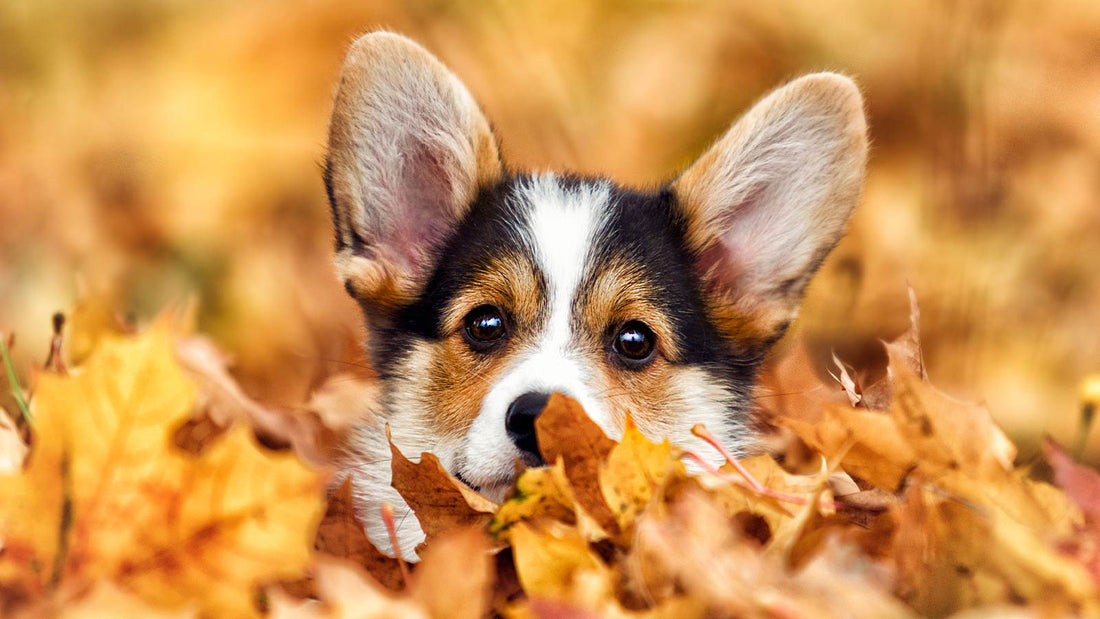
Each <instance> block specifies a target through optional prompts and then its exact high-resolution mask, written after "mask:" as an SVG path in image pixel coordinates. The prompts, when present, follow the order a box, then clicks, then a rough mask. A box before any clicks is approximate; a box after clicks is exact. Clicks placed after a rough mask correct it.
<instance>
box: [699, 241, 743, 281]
mask: <svg viewBox="0 0 1100 619" xmlns="http://www.w3.org/2000/svg"><path fill="white" fill-rule="evenodd" d="M695 265H696V268H697V269H698V272H699V273H701V274H703V275H704V276H705V277H704V280H705V281H706V286H707V290H706V291H707V292H708V293H714V292H729V291H732V290H734V289H735V288H737V287H738V284H739V283H740V282H741V280H742V278H743V277H744V275H745V264H744V261H743V260H738V257H737V251H736V250H735V249H733V248H731V247H729V246H728V245H726V244H725V243H723V242H722V241H721V240H715V241H714V242H713V243H711V244H710V245H709V246H708V247H707V248H706V249H704V250H703V251H702V252H701V253H700V254H699V257H698V258H697V259H696V262H695Z"/></svg>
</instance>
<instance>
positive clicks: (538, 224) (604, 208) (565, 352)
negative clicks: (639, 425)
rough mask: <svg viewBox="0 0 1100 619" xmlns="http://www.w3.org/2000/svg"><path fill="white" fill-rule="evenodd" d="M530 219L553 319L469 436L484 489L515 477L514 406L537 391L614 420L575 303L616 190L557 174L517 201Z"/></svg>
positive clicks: (542, 178)
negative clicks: (510, 429) (593, 377)
mask: <svg viewBox="0 0 1100 619" xmlns="http://www.w3.org/2000/svg"><path fill="white" fill-rule="evenodd" d="M512 199H513V200H516V201H517V202H521V203H522V204H519V205H518V206H519V207H520V208H519V209H518V210H519V211H520V212H526V213H527V214H528V216H527V218H526V222H525V224H526V225H525V226H524V229H523V230H522V236H523V238H524V240H525V241H526V243H527V245H528V246H529V248H530V251H531V252H532V255H533V256H534V258H535V261H536V264H537V265H538V268H539V270H540V271H541V272H542V273H543V275H544V277H545V281H546V286H547V290H546V295H547V297H546V308H547V311H548V316H547V319H546V322H545V323H544V324H543V325H542V326H541V329H540V332H539V333H537V334H535V337H534V338H533V340H534V342H535V344H534V345H533V346H532V347H531V348H530V349H528V350H526V351H523V352H522V353H521V354H520V355H519V356H518V357H517V359H516V362H515V364H514V365H512V366H511V367H509V368H508V369H506V370H505V371H504V373H503V374H502V375H501V378H500V380H499V381H497V382H496V383H495V384H494V385H493V387H492V389H490V390H489V394H488V395H487V396H486V397H485V399H484V401H482V404H481V410H480V411H479V413H478V416H477V418H476V419H475V420H474V423H473V424H472V425H471V427H470V431H469V433H468V434H467V444H466V449H465V456H466V458H465V460H466V464H465V467H464V470H463V471H461V472H462V474H463V476H464V477H465V478H466V479H468V480H470V481H471V482H473V483H475V484H478V485H490V486H491V485H492V484H494V483H495V482H498V481H501V480H505V479H508V478H510V477H511V475H512V472H513V470H514V469H513V463H514V460H515V458H516V457H517V456H518V455H519V451H518V450H517V449H516V448H515V446H514V445H513V444H512V441H511V439H509V438H508V433H507V430H506V429H505V425H504V421H505V415H506V412H507V410H508V406H509V405H510V404H511V403H512V402H513V401H514V400H515V399H516V398H517V397H519V396H521V395H523V394H524V393H529V392H533V391H534V392H542V393H548V392H552V391H558V392H562V393H565V394H567V395H569V396H571V397H573V398H575V399H576V400H577V401H579V402H580V404H581V405H582V406H584V409H585V411H587V412H588V414H589V416H591V417H592V419H593V421H595V422H596V423H597V424H598V425H600V426H601V427H602V428H603V429H604V431H606V432H608V433H612V432H613V431H614V428H612V427H611V419H610V417H609V415H608V412H607V407H606V406H604V405H603V402H601V401H600V400H599V399H598V398H596V397H595V394H593V393H592V389H591V388H590V387H589V385H590V384H591V381H590V379H589V375H590V374H591V373H592V372H593V371H594V368H590V367H588V364H587V363H586V361H585V359H584V358H583V356H582V355H581V354H580V353H579V351H577V350H575V349H574V342H575V338H574V337H573V332H572V323H573V300H574V299H575V298H576V296H577V293H578V288H579V286H580V284H581V281H582V279H583V278H584V275H585V271H586V270H587V263H588V261H589V258H590V253H589V252H590V249H591V248H592V245H593V241H594V239H595V238H596V236H597V234H598V233H599V231H600V228H601V227H602V226H603V225H604V222H605V221H606V217H607V213H608V210H609V206H610V202H611V186H610V183H608V182H606V181H601V182H594V183H578V184H576V185H574V186H572V187H568V188H567V187H565V186H563V185H562V183H561V181H560V180H559V179H558V178H556V177H555V176H553V175H551V174H542V175H539V176H536V177H533V178H531V179H529V180H528V181H526V182H525V183H523V184H522V185H520V186H519V187H518V188H517V189H516V192H515V194H514V195H513V197H512Z"/></svg>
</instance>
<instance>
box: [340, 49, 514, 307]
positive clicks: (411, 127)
mask: <svg viewBox="0 0 1100 619" xmlns="http://www.w3.org/2000/svg"><path fill="white" fill-rule="evenodd" d="M501 174H502V167H501V163H500V159H499V155H498V152H497V146H496V142H495V140H494V139H493V134H492V131H491V130H490V128H489V123H488V122H487V121H486V120H485V117H484V116H483V115H482V113H481V111H480V110H479V109H478V106H477V103H475V102H474V99H473V97H472V96H471V95H470V93H469V91H467V90H466V88H465V87H464V86H463V85H462V83H461V82H460V81H459V80H458V78H457V77H455V76H454V74H452V73H451V72H450V71H448V70H447V68H446V67H444V66H443V64H442V63H440V62H439V61H438V60H436V59H435V57H433V56H432V55H431V54H430V53H428V52H427V51H426V50H425V49H424V48H422V47H420V46H419V45H417V44H416V43H413V42H412V41H410V40H408V39H406V38H405V37H402V36H400V35H396V34H392V33H388V32H375V33H371V34H367V35H364V36H362V37H360V38H359V39H358V40H357V41H355V43H354V44H353V45H352V46H351V50H350V51H349V52H348V55H347V59H346V60H345V61H344V66H343V69H342V70H341V73H340V85H339V89H338V91H337V93H336V101H335V104H334V107H333V112H332V124H331V126H330V128H329V142H328V160H327V163H326V169H325V181H326V187H327V189H328V193H329V201H330V203H331V205H332V217H333V222H334V223H335V227H336V268H337V271H338V273H339V275H340V277H341V278H342V279H343V280H344V283H345V286H346V287H347V289H348V291H349V292H350V293H351V294H352V296H354V297H355V298H357V299H358V300H359V301H361V302H363V303H364V304H366V305H368V306H369V307H371V308H373V309H376V310H379V311H383V312H384V311H386V310H388V309H392V308H394V307H396V306H399V305H401V304H402V303H405V302H407V301H409V300H411V299H412V298H414V297H415V295H416V293H417V292H418V290H419V289H420V287H421V286H423V284H424V281H425V279H426V278H427V277H428V276H430V274H431V271H432V269H433V267H434V263H435V261H436V260H437V256H436V254H437V251H438V249H439V245H440V244H441V243H442V242H444V241H445V239H446V238H447V236H448V234H449V233H450V232H451V231H453V230H454V229H455V227H456V226H457V225H458V224H459V223H460V222H461V220H462V218H463V217H464V216H465V214H466V212H467V211H468V210H469V208H470V206H471V203H472V202H473V201H474V199H475V198H476V196H477V193H478V191H479V189H480V188H481V187H483V186H487V185H489V184H491V183H493V182H495V181H497V180H498V179H499V178H500V176H501Z"/></svg>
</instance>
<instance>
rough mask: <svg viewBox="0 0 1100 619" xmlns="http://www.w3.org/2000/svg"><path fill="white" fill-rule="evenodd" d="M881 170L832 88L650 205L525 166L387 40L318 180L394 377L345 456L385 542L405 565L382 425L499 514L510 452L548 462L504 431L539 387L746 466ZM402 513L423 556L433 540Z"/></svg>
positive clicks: (612, 429)
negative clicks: (782, 364)
mask: <svg viewBox="0 0 1100 619" xmlns="http://www.w3.org/2000/svg"><path fill="white" fill-rule="evenodd" d="M866 155H867V137H866V122H865V120H864V113H863V107H862V100H861V97H860V94H859V90H858V89H857V88H856V86H855V85H854V84H853V83H852V81H851V80H849V79H848V78H846V77H843V76H840V75H836V74H829V73H820V74H815V75H809V76H806V77H803V78H800V79H797V80H795V81H793V82H791V83H789V84H787V85H786V86H784V87H782V88H780V89H778V90H776V91H775V92H773V93H772V94H770V95H768V96H767V97H765V98H764V99H763V100H761V101H760V102H759V103H757V104H756V105H755V106H754V107H753V108H752V109H751V110H750V111H749V112H748V113H747V114H745V116H744V117H743V118H742V119H741V120H740V121H739V122H737V123H736V124H734V125H733V127H732V128H730V130H729V131H728V132H727V133H726V134H725V135H724V136H723V137H722V138H721V139H719V140H718V141H717V142H716V143H715V144H714V145H713V146H712V147H711V148H710V149H709V150H708V151H707V152H705V153H704V154H703V155H702V156H701V157H700V158H699V159H698V160H697V161H696V162H695V163H694V164H693V165H691V166H690V167H689V168H688V169H687V170H686V171H685V172H683V173H682V174H681V175H680V176H679V177H678V178H677V179H676V180H674V181H673V182H671V183H670V184H667V185H665V186H663V187H661V188H660V189H658V190H656V191H636V190H632V189H627V188H623V187H620V186H618V185H616V184H614V183H613V182H611V181H609V180H606V179H598V178H582V177H577V176H572V175H562V174H553V173H539V174H528V173H519V172H514V171H511V170H508V169H506V168H505V167H504V166H503V165H502V163H501V161H500V158H499V155H498V151H497V147H496V141H495V139H494V137H493V134H492V132H491V130H490V127H489V123H488V122H487V121H486V119H485V117H484V116H483V115H482V113H481V111H480V110H479V109H478V106H477V104H476V103H475V102H474V99H473V97H472V96H471V95H470V93H469V92H468V91H467V90H466V88H465V87H464V86H463V85H462V83H461V82H460V81H459V80H458V79H457V78H456V77H455V76H454V75H453V74H452V73H451V72H449V71H448V70H447V69H446V68H445V67H444V66H443V65H442V64H441V63H440V62H439V61H438V60H436V59H435V58H434V57H432V56H431V55H430V54H429V53H428V52H427V51H425V50H424V49H423V48H421V47H420V46H418V45H417V44H415V43H413V42H411V41H409V40H408V39H406V38H404V37H401V36H399V35H395V34H390V33H385V32H379V33H373V34H368V35H365V36H363V37H362V38H360V39H359V40H358V41H356V42H355V43H354V44H353V45H352V47H351V50H350V51H349V53H348V56H347V60H346V61H345V64H344V67H343V70H342V73H341V76H340V85H339V90H338V92H337V95H336V101H335V105H334V110H333V114H332V124H331V129H330V134H329V151H328V161H327V166H326V174H325V180H326V186H327V189H328V193H329V199H330V202H331V205H332V215H333V220H334V222H335V227H336V268H337V271H338V272H339V276H340V277H341V278H342V280H343V281H344V283H345V285H346V287H347V290H348V292H349V293H350V294H351V295H352V297H354V298H355V299H356V300H357V301H358V302H359V303H360V305H361V306H362V308H363V311H364V314H365V316H366V321H367V325H368V332H369V342H368V348H369V351H370V354H371V358H372V360H373V362H374V364H375V365H376V367H377V369H378V372H379V374H380V376H381V379H382V385H383V393H384V396H383V399H382V402H381V403H380V404H379V409H380V410H379V419H378V422H377V423H375V424H366V425H364V427H363V428H361V431H360V432H359V433H358V437H357V442H356V445H355V447H354V450H353V452H354V453H353V455H352V460H353V461H352V462H351V463H350V464H349V473H350V475H351V477H352V479H353V481H354V488H355V496H356V500H357V503H358V506H359V509H360V511H361V515H362V516H363V518H364V521H365V522H367V523H377V527H376V526H375V525H374V524H368V532H369V533H370V534H371V537H372V539H373V540H374V541H375V542H376V543H377V544H378V545H379V546H380V547H382V548H383V549H387V550H392V548H391V546H390V543H389V540H388V538H387V536H386V535H385V533H384V530H383V529H382V528H381V519H380V518H379V517H378V506H379V505H380V504H381V503H382V502H383V501H389V502H391V503H393V504H395V505H397V506H399V508H401V510H404V503H403V501H402V500H401V498H400V497H399V496H398V495H397V494H396V493H395V492H394V491H393V489H392V488H390V486H389V467H390V464H389V449H388V446H387V444H386V439H385V436H384V431H383V429H382V426H383V424H386V423H388V424H389V426H390V428H391V429H392V433H393V440H394V443H395V444H396V445H397V446H398V447H400V449H401V450H402V451H403V452H404V453H405V454H407V455H409V456H413V457H415V456H417V455H418V454H420V453H421V452H422V451H430V452H433V453H435V454H436V455H437V456H438V457H439V459H440V460H441V462H442V463H443V465H444V466H445V467H446V468H447V469H448V470H449V471H450V472H452V473H453V474H455V475H456V476H458V477H459V478H460V479H462V480H464V481H466V482H467V483H469V484H470V485H471V486H473V487H475V488H476V489H478V490H480V491H481V492H482V493H484V494H486V495H488V496H490V497H491V498H497V499H499V498H500V497H501V496H502V494H503V493H504V492H505V491H506V490H507V488H508V487H509V486H510V484H511V482H512V480H513V477H514V474H515V473H514V471H515V463H516V461H517V460H522V461H524V462H526V463H528V464H532V463H534V462H533V461H532V457H533V456H532V455H531V454H530V453H524V452H522V451H521V450H519V449H517V447H516V443H514V441H513V440H512V439H510V438H509V434H508V432H507V431H506V430H505V415H506V410H507V409H508V407H509V405H510V404H511V403H512V402H513V401H515V399H516V398H517V397H518V396H520V395H522V394H525V393H529V392H541V393H549V392H552V391H558V392H562V393H565V394H568V395H570V396H572V397H574V398H576V399H577V400H579V401H580V403H581V404H582V405H583V406H584V408H585V410H586V411H587V412H588V414H589V415H590V416H591V417H592V419H593V420H594V421H595V422H596V423H597V424H598V425H599V426H600V427H601V428H603V429H604V430H605V431H606V432H607V433H608V434H609V435H610V436H612V437H615V436H617V435H619V434H621V431H622V424H623V419H624V416H625V414H626V413H627V411H629V412H630V413H631V415H632V416H633V418H634V419H635V420H636V422H637V424H638V426H639V428H640V429H641V430H642V431H643V432H644V433H646V434H647V435H650V436H652V437H655V438H656V437H668V438H669V439H671V440H672V441H673V442H674V443H677V444H680V445H684V446H687V447H691V448H697V447H698V445H697V444H695V443H696V441H697V440H698V439H695V438H694V437H693V436H692V435H691V434H690V428H691V427H692V425H694V424H696V423H700V422H701V423H704V424H706V426H707V427H708V428H710V429H711V430H712V431H713V432H715V433H716V434H717V435H718V436H719V437H721V438H722V439H723V440H724V441H725V443H726V445H727V446H729V447H730V448H731V449H732V450H733V451H734V453H743V452H744V451H745V450H746V449H748V448H750V447H751V445H752V443H753V437H752V434H751V432H750V430H749V424H748V423H747V420H748V416H749V413H750V408H751V407H750V393H751V391H752V388H753V383H754V379H755V374H756V372H757V369H758V367H759V365H760V363H761V361H762V359H763V357H764V355H765V353H766V352H767V350H768V348H769V347H770V346H771V344H772V343H774V342H775V340H776V339H777V338H779V337H780V336H781V335H782V334H783V332H784V330H785V329H786V328H787V326H788V325H789V324H790V322H791V321H792V320H793V319H794V318H795V316H796V314H797V312H798V308H799V304H800V302H801V297H802V294H803V291H804V290H805V288H806V285H807V283H808V281H809V279H810V277H811V276H812V275H813V273H814V272H815V270H816V269H817V268H818V266H819V265H820V264H821V262H822V260H824V259H825V257H826V256H827V255H828V253H829V252H830V250H831V249H832V248H833V246H834V245H835V244H836V242H837V241H838V239H839V238H840V236H841V234H842V233H843V231H844V228H845V225H846V223H847V221H848V218H849V216H850V214H851V212H852V209H853V208H854V206H855V204H856V202H857V201H858V198H859V193H860V189H861V186H862V182H863V175H864V165H865V159H866ZM484 306H492V307H493V308H496V309H497V310H499V313H500V316H501V318H502V319H503V327H504V330H505V331H504V333H505V334H504V335H503V336H502V337H501V338H500V339H499V340H497V341H494V342H493V343H492V344H491V345H488V346H484V345H482V344H479V343H477V342H474V341H473V340H471V339H470V337H471V336H470V335H469V331H468V330H467V323H468V322H469V320H471V318H470V313H471V312H472V311H473V310H475V309H476V308H479V307H484ZM632 321H639V322H641V323H644V325H645V326H646V327H647V328H648V330H649V332H650V333H651V335H652V340H653V341H655V349H654V352H653V353H651V354H650V358H648V359H646V360H644V361H643V362H637V361H631V360H629V359H627V358H626V357H624V356H623V355H622V354H620V349H619V348H617V346H618V345H617V344H616V343H615V340H616V338H617V337H619V335H620V330H621V329H623V328H624V325H626V324H627V323H631V324H636V323H635V322H632ZM698 451H700V452H702V453H707V451H706V450H704V449H698ZM534 458H536V460H535V461H537V456H534ZM401 510H399V513H398V515H399V516H402V515H403V511H401ZM399 521H400V525H399V534H400V537H401V542H402V547H403V549H406V551H408V550H411V549H412V548H414V547H415V545H416V543H417V542H418V541H419V539H420V537H421V535H422V534H421V532H420V529H419V527H418V526H417V524H416V522H415V518H412V517H406V518H399ZM406 554H410V555H411V552H406Z"/></svg>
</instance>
